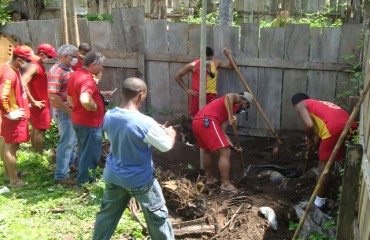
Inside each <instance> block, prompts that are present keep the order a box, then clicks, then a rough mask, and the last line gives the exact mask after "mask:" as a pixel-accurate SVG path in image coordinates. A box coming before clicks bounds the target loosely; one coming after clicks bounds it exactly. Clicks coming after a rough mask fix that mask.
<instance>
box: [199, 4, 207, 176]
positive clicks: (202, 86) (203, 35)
mask: <svg viewBox="0 0 370 240" xmlns="http://www.w3.org/2000/svg"><path fill="white" fill-rule="evenodd" d="M206 17H207V1H203V3H202V24H201V26H200V82H199V109H201V108H202V107H204V106H205V105H206V42H207V22H206ZM203 155H204V152H203V151H202V150H201V151H200V169H204V164H203Z"/></svg>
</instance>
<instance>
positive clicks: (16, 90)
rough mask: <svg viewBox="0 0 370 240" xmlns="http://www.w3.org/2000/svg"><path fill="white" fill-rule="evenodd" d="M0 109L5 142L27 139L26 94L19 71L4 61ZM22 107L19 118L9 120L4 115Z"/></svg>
mask: <svg viewBox="0 0 370 240" xmlns="http://www.w3.org/2000/svg"><path fill="white" fill-rule="evenodd" d="M0 96H1V101H0V110H1V118H2V123H1V135H2V136H3V137H4V140H5V142H6V143H21V142H27V141H28V140H29V131H28V118H29V116H30V111H29V107H28V100H27V94H26V91H25V90H24V86H23V84H22V81H21V75H20V72H19V71H18V70H17V69H15V68H13V67H12V66H11V65H9V64H8V63H5V64H4V65H3V66H2V68H1V72H0ZM20 108H23V110H24V117H23V118H21V119H19V120H10V119H8V118H7V117H5V115H7V114H9V113H10V112H12V111H15V110H17V109H20Z"/></svg>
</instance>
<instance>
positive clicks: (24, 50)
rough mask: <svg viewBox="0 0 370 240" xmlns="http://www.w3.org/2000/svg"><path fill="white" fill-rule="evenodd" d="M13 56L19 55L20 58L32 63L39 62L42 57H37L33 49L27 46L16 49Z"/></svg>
mask: <svg viewBox="0 0 370 240" xmlns="http://www.w3.org/2000/svg"><path fill="white" fill-rule="evenodd" d="M13 54H14V55H17V56H18V57H20V58H26V59H28V60H31V61H38V60H40V57H39V56H37V55H35V53H34V52H33V50H32V48H30V47H29V46H26V45H22V46H18V47H16V48H14V50H13Z"/></svg>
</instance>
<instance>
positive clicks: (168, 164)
mask: <svg viewBox="0 0 370 240" xmlns="http://www.w3.org/2000/svg"><path fill="white" fill-rule="evenodd" d="M281 137H282V140H283V142H284V145H283V147H282V148H281V150H282V152H281V154H280V156H279V157H274V156H273V154H272V147H271V146H274V145H275V143H276V140H275V139H272V138H261V137H246V136H239V138H240V142H241V146H242V148H243V149H244V152H243V158H244V161H245V166H246V170H247V171H246V172H247V173H246V176H244V173H245V171H244V170H243V169H242V168H241V163H240V160H239V156H238V154H237V153H236V152H233V153H232V157H231V165H232V166H231V174H230V175H231V178H232V181H233V182H234V183H235V185H236V186H237V187H238V188H239V189H240V192H239V193H238V194H234V195H233V194H230V193H227V192H222V191H221V190H220V189H219V185H220V183H219V182H216V183H215V184H212V185H206V184H205V178H204V172H203V170H201V169H200V167H199V166H200V161H199V156H200V155H199V148H198V147H197V145H196V144H194V145H192V143H189V142H187V141H184V142H183V141H182V140H184V139H183V138H182V139H181V138H179V139H178V141H177V142H176V144H175V146H174V148H173V149H172V150H171V151H169V152H167V153H161V152H159V151H154V154H153V157H154V163H155V165H156V167H157V168H158V169H159V172H158V173H157V174H158V176H159V179H160V182H161V185H162V187H163V192H164V195H165V198H166V201H167V206H168V208H169V210H170V214H171V218H172V222H173V225H174V229H175V234H176V238H177V239H274V240H276V239H290V238H291V237H292V235H293V233H292V232H291V231H289V221H292V222H296V223H297V222H298V220H297V217H296V214H295V212H294V205H296V204H298V203H299V202H300V201H302V200H308V199H309V197H310V195H311V194H312V191H313V189H314V187H315V183H316V181H315V178H316V174H315V173H314V172H313V171H309V172H307V173H306V174H303V172H302V169H304V161H303V155H304V151H305V149H304V138H303V137H304V134H303V133H302V132H284V133H282V135H281ZM231 139H232V136H231ZM214 160H215V161H214V166H213V167H214V171H215V176H217V177H219V176H218V175H217V173H218V171H217V155H216V154H215V156H214ZM272 173H274V174H272ZM275 175H276V176H275ZM261 207H270V208H271V209H272V210H273V211H274V213H275V215H276V220H277V230H274V229H273V228H272V227H271V224H270V223H269V222H268V220H267V219H265V217H264V216H263V214H261V213H260V211H259V210H260V208H261Z"/></svg>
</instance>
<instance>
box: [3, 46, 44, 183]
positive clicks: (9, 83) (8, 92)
mask: <svg viewBox="0 0 370 240" xmlns="http://www.w3.org/2000/svg"><path fill="white" fill-rule="evenodd" d="M39 59H40V57H39V56H37V55H35V54H34V52H33V51H32V49H31V48H30V47H28V46H18V47H16V48H15V49H14V50H13V56H12V59H11V60H10V61H9V62H7V63H5V64H4V65H3V66H2V68H1V72H0V96H1V101H0V111H1V119H2V122H1V135H2V136H3V138H4V141H5V147H4V166H5V168H4V169H5V178H9V181H10V185H9V186H10V187H23V186H25V185H26V184H25V183H24V182H23V181H22V180H20V179H19V177H21V175H22V174H21V173H20V172H19V173H17V169H16V151H17V150H18V148H19V143H22V142H27V141H28V140H29V132H28V117H29V108H28V100H27V94H26V92H25V90H24V87H23V84H22V80H21V74H20V72H19V69H20V68H27V67H28V65H29V64H30V63H31V62H32V61H38V60H39Z"/></svg>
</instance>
